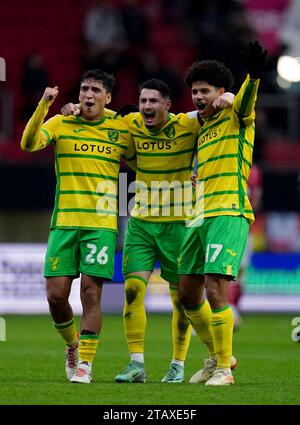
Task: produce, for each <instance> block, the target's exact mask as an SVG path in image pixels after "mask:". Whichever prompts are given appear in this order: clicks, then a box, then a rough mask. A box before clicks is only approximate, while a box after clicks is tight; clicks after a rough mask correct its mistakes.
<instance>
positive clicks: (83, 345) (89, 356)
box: [78, 334, 99, 363]
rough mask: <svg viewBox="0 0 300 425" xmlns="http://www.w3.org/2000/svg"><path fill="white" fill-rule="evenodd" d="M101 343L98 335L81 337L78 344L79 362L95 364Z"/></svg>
mask: <svg viewBox="0 0 300 425" xmlns="http://www.w3.org/2000/svg"><path fill="white" fill-rule="evenodd" d="M98 343H99V337H98V335H94V334H87V335H80V337H79V344H78V353H79V362H89V363H93V360H94V357H95V355H96V352H97V348H98Z"/></svg>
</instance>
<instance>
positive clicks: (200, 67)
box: [184, 60, 233, 91]
mask: <svg viewBox="0 0 300 425" xmlns="http://www.w3.org/2000/svg"><path fill="white" fill-rule="evenodd" d="M184 81H185V83H186V85H187V86H188V87H192V85H193V83H194V82H196V81H205V82H207V83H208V84H210V85H212V86H215V87H217V88H221V87H224V88H225V91H229V90H231V88H232V86H233V75H232V72H231V71H230V69H228V68H226V66H225V65H224V64H223V63H222V62H219V61H216V60H203V61H197V62H194V63H193V64H192V65H191V66H190V67H189V68H188V70H187V72H186V74H185V76H184Z"/></svg>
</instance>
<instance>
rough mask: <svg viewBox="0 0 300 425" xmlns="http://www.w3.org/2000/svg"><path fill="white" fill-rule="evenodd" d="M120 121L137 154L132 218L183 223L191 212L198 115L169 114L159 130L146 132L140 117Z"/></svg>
mask: <svg viewBox="0 0 300 425" xmlns="http://www.w3.org/2000/svg"><path fill="white" fill-rule="evenodd" d="M122 119H123V120H125V122H126V123H127V125H128V127H129V131H130V133H131V134H132V136H133V139H134V144H135V150H136V163H137V170H136V197H135V205H134V208H133V209H132V212H131V215H132V216H133V217H136V218H139V219H141V220H146V221H151V222H174V221H184V220H185V219H186V218H187V217H188V216H190V215H191V208H192V198H191V196H190V198H189V195H191V192H192V191H191V181H190V177H191V173H192V171H193V163H194V157H195V153H196V137H197V134H198V131H199V122H198V118H197V112H196V111H194V112H190V113H188V114H178V115H174V114H168V120H167V122H166V124H165V125H164V126H163V127H162V128H161V129H159V130H149V129H147V127H146V126H145V124H144V121H143V118H142V116H141V115H140V114H139V113H131V114H129V115H127V116H125V117H124V118H122ZM184 189H185V190H184Z"/></svg>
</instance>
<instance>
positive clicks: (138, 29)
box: [0, 0, 300, 315]
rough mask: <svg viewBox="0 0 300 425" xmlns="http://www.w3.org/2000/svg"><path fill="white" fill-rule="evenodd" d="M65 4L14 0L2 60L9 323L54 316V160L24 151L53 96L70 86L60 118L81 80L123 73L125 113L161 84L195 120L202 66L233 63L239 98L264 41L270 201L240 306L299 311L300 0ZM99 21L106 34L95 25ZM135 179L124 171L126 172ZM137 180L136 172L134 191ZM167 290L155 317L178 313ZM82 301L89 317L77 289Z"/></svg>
mask: <svg viewBox="0 0 300 425" xmlns="http://www.w3.org/2000/svg"><path fill="white" fill-rule="evenodd" d="M54 3H55V2H53V1H52V0H51V1H50V0H44V1H43V4H42V6H41V3H40V2H39V1H34V0H31V1H28V2H21V1H17V0H10V2H5V3H3V4H2V5H1V14H0V56H1V57H2V58H3V59H4V60H5V64H6V67H5V78H3V80H5V81H0V181H1V197H0V243H1V245H0V315H4V314H6V313H13V312H19V313H24V312H25V313H32V312H48V307H47V305H46V298H45V290H44V282H43V277H42V266H43V264H42V263H43V257H44V252H45V246H46V245H45V244H46V241H47V235H48V229H49V222H50V215H51V210H52V206H53V199H54V189H55V176H54V164H53V158H52V154H53V152H52V151H51V149H48V150H45V151H42V152H39V153H36V154H34V155H32V154H31V155H30V154H26V153H23V152H21V150H20V148H19V143H20V138H21V134H22V131H23V129H24V126H25V124H26V121H27V120H28V118H29V117H30V115H31V113H32V111H33V109H34V108H35V106H36V104H37V101H38V100H39V98H40V97H41V95H42V93H43V90H44V88H45V86H46V85H50V86H54V85H58V86H59V89H60V95H59V97H58V99H57V100H56V101H55V104H54V105H53V107H52V108H51V114H54V113H57V112H59V111H60V108H61V107H62V106H63V105H64V104H65V103H66V102H68V101H76V100H77V93H78V81H79V79H80V77H81V74H82V72H83V71H84V70H85V69H86V68H87V67H88V68H91V67H100V68H103V69H104V70H106V71H108V72H113V73H114V74H115V75H116V78H117V85H116V88H115V91H114V95H113V101H112V104H111V105H112V107H113V108H114V109H117V108H118V107H120V106H121V105H123V104H125V103H136V100H137V96H138V91H137V86H138V83H140V82H142V81H143V80H145V79H148V78H150V77H157V78H161V79H163V80H165V81H166V82H168V83H169V85H170V86H171V89H172V93H173V107H172V111H173V112H180V111H188V110H191V109H192V103H191V100H190V93H189V91H188V89H187V88H186V87H184V85H183V83H182V76H183V74H184V72H185V70H186V68H187V66H189V65H190V64H191V63H192V61H194V60H196V59H203V58H216V59H219V60H222V61H223V62H224V63H225V64H226V65H227V66H228V67H230V68H231V69H232V71H233V73H234V75H235V90H236V89H237V88H238V87H239V85H240V83H241V82H242V80H243V78H244V75H245V66H244V58H245V51H246V48H247V45H248V42H249V40H253V39H258V40H259V41H260V42H261V43H262V44H263V46H264V47H265V48H267V49H268V50H269V56H268V62H267V66H266V71H265V75H264V78H263V81H262V84H261V88H260V95H259V101H258V105H257V119H256V127H257V130H256V141H255V150H254V159H255V163H256V164H257V165H258V166H259V167H260V168H261V170H262V173H263V203H262V208H261V210H260V211H259V212H258V214H257V220H256V223H255V225H254V248H255V254H254V256H253V257H252V262H251V266H250V268H249V269H248V271H247V275H246V284H245V297H244V298H243V300H242V304H241V307H242V309H243V310H244V311H245V312H247V311H257V310H259V311H278V310H279V311H295V312H297V311H299V306H300V215H299V184H300V180H299V177H300V175H299V169H300V123H299V116H300V101H299V100H300V99H299V97H300V84H299V81H297V78H296V79H295V81H294V82H291V81H288V79H285V78H282V76H280V75H279V74H278V70H277V64H278V59H279V58H280V57H281V56H282V55H290V56H292V57H300V51H299V50H300V47H299V46H297V43H294V42H295V40H299V28H297V25H295V23H296V22H297V19H298V22H299V20H300V7H299V1H297V0H294V1H293V0H239V1H238V0H236V1H234V0H223V1H221V0H220V1H218V0H202V1H201V2H200V1H196V0H186V1H184V0H173V1H172V0H153V1H148V0H126V1H125V0H123V1H122V0H116V1H92V0H86V1H79V0H65V1H64V2H60V3H59V7H58V8H56V7H54ZM94 7H99V8H100V9H98V12H97V11H96V10H95V9H94ZM97 13H98V19H100V21H101V25H102V26H101V29H100V31H99V28H98V30H97V27H96V26H94V22H95V19H96V18H95V16H97ZM99 14H100V18H99ZM103 17H105V18H103ZM104 25H105V27H103V26H104ZM104 34H105V37H104ZM298 44H299V43H298ZM297 49H299V50H297ZM1 63H3V62H1ZM2 71H3V69H2ZM1 75H2V74H1ZM299 80H300V78H299ZM127 171H128V170H127V169H126V166H125V164H123V165H122V172H127ZM132 178H133V176H132V175H131V174H130V173H129V174H128V182H130V181H131V180H132ZM126 222H127V217H121V218H120V222H119V226H120V235H119V239H118V254H117V257H116V274H115V278H114V280H115V282H116V283H117V284H114V285H111V284H108V285H106V287H105V290H104V298H103V310H104V311H116V312H121V310H122V304H123V287H122V285H121V284H118V283H121V281H122V275H121V272H120V265H121V261H120V259H121V251H122V243H123V236H124V230H125V227H126ZM159 282H160V279H159V277H158V270H156V271H155V273H154V275H153V277H152V284H151V285H150V287H149V290H148V295H147V307H148V309H149V310H153V311H157V310H158V311H169V310H170V301H169V297H168V294H167V286H166V285H161V284H160V283H159ZM71 302H72V303H73V304H74V305H75V311H77V312H80V305H79V297H78V285H76V284H75V285H74V290H73V291H72V300H71Z"/></svg>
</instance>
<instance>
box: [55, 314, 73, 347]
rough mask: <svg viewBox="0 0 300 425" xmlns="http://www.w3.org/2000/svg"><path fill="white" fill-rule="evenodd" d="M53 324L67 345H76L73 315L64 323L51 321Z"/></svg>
mask: <svg viewBox="0 0 300 425" xmlns="http://www.w3.org/2000/svg"><path fill="white" fill-rule="evenodd" d="M53 326H54V327H55V329H56V330H57V332H58V333H59V334H60V335H61V336H62V338H63V340H64V341H65V342H66V343H67V344H68V346H69V347H74V346H75V345H77V340H78V338H77V331H76V323H75V320H74V317H73V318H72V319H71V320H69V321H68V322H65V323H53Z"/></svg>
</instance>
